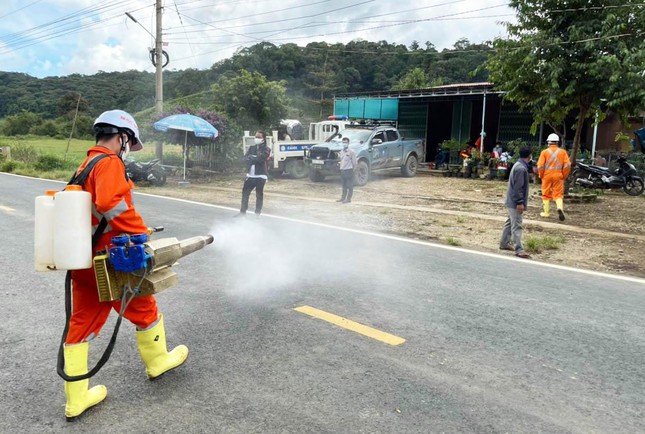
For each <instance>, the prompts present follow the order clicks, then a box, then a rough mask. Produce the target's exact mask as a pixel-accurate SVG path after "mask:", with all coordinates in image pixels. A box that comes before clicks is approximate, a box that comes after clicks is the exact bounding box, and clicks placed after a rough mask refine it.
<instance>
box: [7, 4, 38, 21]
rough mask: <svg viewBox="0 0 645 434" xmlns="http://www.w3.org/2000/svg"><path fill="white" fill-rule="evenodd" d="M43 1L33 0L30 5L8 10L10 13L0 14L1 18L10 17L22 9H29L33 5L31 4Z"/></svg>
mask: <svg viewBox="0 0 645 434" xmlns="http://www.w3.org/2000/svg"><path fill="white" fill-rule="evenodd" d="M41 1H43V0H36V1H33V2H31V3H29V4H28V5H25V6H23V7H21V8H18V9H15V10H13V11H11V12H8V13H6V14H4V15H0V19H2V18H4V17H8V16H9V15H13V14H15V13H16V12H20V11H21V10H23V9H27V8H28V7H29V6H31V5H35V4H36V3H40V2H41Z"/></svg>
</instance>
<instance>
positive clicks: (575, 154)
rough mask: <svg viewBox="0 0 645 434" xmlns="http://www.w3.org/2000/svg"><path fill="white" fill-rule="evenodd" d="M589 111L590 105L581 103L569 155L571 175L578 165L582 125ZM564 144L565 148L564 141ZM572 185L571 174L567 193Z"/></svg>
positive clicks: (565, 185)
mask: <svg viewBox="0 0 645 434" xmlns="http://www.w3.org/2000/svg"><path fill="white" fill-rule="evenodd" d="M588 112H589V106H585V105H582V104H581V105H580V112H579V113H578V119H576V134H575V135H574V136H573V148H572V149H571V155H569V159H571V168H572V170H571V173H570V175H571V174H572V173H573V172H574V171H573V168H574V167H575V166H576V158H577V157H578V150H579V149H580V137H581V136H582V127H583V125H584V123H585V118H586V117H587V113H588ZM565 134H566V130H565ZM563 137H564V136H563ZM562 145H563V149H564V141H563V143H562ZM570 187H571V176H568V177H567V179H565V180H564V194H565V195H568V194H569V188H570Z"/></svg>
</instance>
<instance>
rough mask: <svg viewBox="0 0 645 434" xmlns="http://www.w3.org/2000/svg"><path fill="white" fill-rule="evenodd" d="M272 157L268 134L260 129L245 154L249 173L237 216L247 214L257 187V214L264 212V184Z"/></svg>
mask: <svg viewBox="0 0 645 434" xmlns="http://www.w3.org/2000/svg"><path fill="white" fill-rule="evenodd" d="M270 157H271V150H270V149H269V147H268V146H267V135H266V133H265V132H264V131H258V132H257V133H255V141H254V144H253V146H250V147H249V149H248V150H247V151H246V154H244V161H245V162H246V166H247V167H246V168H247V173H246V178H245V180H244V186H243V187H242V206H241V207H240V213H239V214H237V215H236V217H237V216H245V215H246V211H247V210H248V209H249V198H250V197H251V192H252V191H253V189H255V215H257V216H259V215H260V214H261V213H262V205H263V204H264V184H266V182H267V180H268V179H269V177H268V174H269V158H270Z"/></svg>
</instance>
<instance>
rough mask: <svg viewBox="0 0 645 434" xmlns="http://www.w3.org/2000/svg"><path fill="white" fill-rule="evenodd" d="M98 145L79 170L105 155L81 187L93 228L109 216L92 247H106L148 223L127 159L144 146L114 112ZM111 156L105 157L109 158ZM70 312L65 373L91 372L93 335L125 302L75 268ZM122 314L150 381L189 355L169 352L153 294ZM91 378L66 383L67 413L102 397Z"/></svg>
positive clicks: (124, 117)
mask: <svg viewBox="0 0 645 434" xmlns="http://www.w3.org/2000/svg"><path fill="white" fill-rule="evenodd" d="M94 132H95V134H96V145H95V146H93V147H92V148H90V149H89V151H87V158H86V159H85V161H84V162H83V164H82V165H81V166H80V167H79V169H78V172H77V173H80V172H81V171H82V169H83V168H84V167H85V166H86V165H87V164H88V162H89V161H91V160H93V159H94V158H97V157H99V158H101V159H100V160H99V161H98V162H97V163H96V165H95V166H94V168H93V169H92V171H91V172H90V174H89V176H88V177H87V180H86V181H85V182H84V184H83V190H85V191H88V192H89V193H91V195H92V226H93V228H94V230H96V228H97V227H98V226H99V222H100V220H102V219H105V220H106V222H107V226H105V230H104V232H103V235H102V236H101V237H100V239H99V242H98V243H97V245H96V247H95V248H94V254H96V251H97V250H103V249H105V246H107V245H109V244H110V241H111V239H112V237H113V236H116V235H120V234H123V233H127V234H141V233H146V232H148V227H147V226H146V225H145V224H144V222H143V219H142V218H141V216H140V215H139V214H138V213H137V211H136V210H135V209H134V205H133V203H132V189H133V187H134V184H133V183H132V181H131V180H129V179H128V178H127V176H126V173H125V166H124V163H123V160H124V159H125V157H126V156H127V154H128V152H129V151H138V150H140V149H143V145H142V143H141V140H140V138H139V128H138V127H137V123H136V122H135V120H134V119H133V118H132V116H130V115H129V114H128V113H126V112H124V111H121V110H111V111H107V112H104V113H103V114H101V115H100V116H99V117H98V118H97V119H96V121H95V122H94ZM105 155H107V157H101V156H105ZM72 295H73V304H72V315H71V319H70V323H69V331H68V333H67V337H66V339H65V345H64V349H63V350H64V359H65V373H66V374H67V375H68V376H79V375H83V374H86V373H87V369H88V368H87V355H88V349H89V341H91V340H92V339H93V338H95V337H96V336H97V335H98V334H99V332H100V330H101V328H102V327H103V325H104V324H105V322H106V320H107V318H108V315H109V314H110V310H112V309H115V310H116V311H117V312H119V311H120V308H121V302H120V301H114V302H100V301H99V298H98V290H97V286H96V278H95V276H94V269H93V268H88V269H85V270H75V271H72ZM123 316H124V317H125V318H126V319H127V320H129V321H130V322H131V323H133V324H134V325H135V326H136V329H137V332H136V335H137V346H138V347H139V352H140V355H141V359H142V360H143V362H144V363H145V365H146V373H147V375H148V377H149V378H150V379H153V378H155V377H158V376H159V375H161V374H163V373H164V372H166V371H168V370H170V369H173V368H176V367H177V366H179V365H181V364H182V363H184V361H185V360H186V358H187V357H188V348H186V347H185V346H184V345H180V346H178V347H176V348H175V349H173V350H172V351H171V352H168V350H167V349H166V334H165V330H164V320H163V315H160V314H159V313H158V312H157V303H156V301H155V298H154V297H153V296H152V295H149V296H141V297H135V298H133V299H132V301H131V302H130V303H129V304H128V305H127V308H126V309H125V311H124V313H123ZM88 385H89V379H85V380H80V381H71V382H68V381H66V382H65V395H66V397H67V404H66V405H65V416H66V417H67V418H68V420H73V419H74V418H75V417H77V416H80V415H81V414H82V413H83V412H84V411H85V410H87V409H88V408H90V407H92V406H94V405H96V404H98V403H100V402H101V401H103V400H104V399H105V397H106V395H107V389H106V388H105V386H102V385H101V386H94V387H92V388H91V389H88Z"/></svg>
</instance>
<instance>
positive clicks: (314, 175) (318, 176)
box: [309, 170, 325, 182]
mask: <svg viewBox="0 0 645 434" xmlns="http://www.w3.org/2000/svg"><path fill="white" fill-rule="evenodd" d="M309 179H311V180H312V181H313V182H323V181H324V180H325V175H323V174H322V173H320V172H318V171H316V170H310V171H309Z"/></svg>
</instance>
